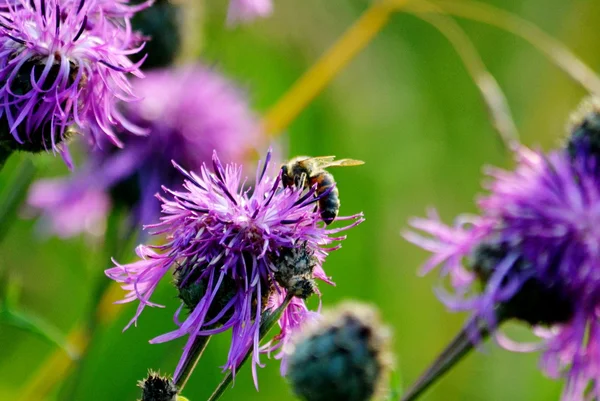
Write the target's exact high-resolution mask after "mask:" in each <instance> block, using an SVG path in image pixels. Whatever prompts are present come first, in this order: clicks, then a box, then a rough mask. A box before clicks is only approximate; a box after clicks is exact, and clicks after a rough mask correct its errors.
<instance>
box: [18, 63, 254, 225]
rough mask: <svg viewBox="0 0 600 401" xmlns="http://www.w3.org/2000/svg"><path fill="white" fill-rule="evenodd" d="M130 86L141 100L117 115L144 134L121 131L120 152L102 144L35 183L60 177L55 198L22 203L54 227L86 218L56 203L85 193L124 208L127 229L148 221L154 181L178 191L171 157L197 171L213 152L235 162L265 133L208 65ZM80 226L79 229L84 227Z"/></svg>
mask: <svg viewBox="0 0 600 401" xmlns="http://www.w3.org/2000/svg"><path fill="white" fill-rule="evenodd" d="M133 85H134V91H135V92H136V93H137V94H139V95H140V97H142V100H141V101H139V102H135V103H125V104H124V105H123V106H124V114H125V115H126V116H127V118H128V119H130V120H131V121H132V122H134V123H135V124H137V125H139V126H141V127H143V128H145V129H147V130H148V131H149V135H148V136H136V135H124V136H123V140H124V143H125V147H124V148H123V149H119V148H117V147H115V146H111V145H110V144H109V143H103V144H102V146H101V147H100V148H96V149H93V150H92V151H91V153H90V159H89V160H88V162H87V163H86V164H85V165H84V166H83V167H82V168H81V169H80V171H78V172H76V173H75V174H74V175H72V176H70V177H69V178H68V179H59V180H42V181H41V182H42V183H43V184H44V185H46V184H49V183H52V182H61V183H62V187H63V188H65V190H64V194H63V197H62V198H61V197H60V196H55V194H54V193H51V194H49V196H50V197H51V199H53V201H48V202H46V203H45V204H43V205H39V203H37V202H35V203H36V204H34V203H33V202H31V200H30V202H29V204H30V205H32V206H34V207H35V208H37V209H38V210H40V211H41V212H42V214H43V217H44V219H46V220H48V221H51V222H52V225H53V226H54V227H60V226H64V225H65V224H68V225H71V224H74V223H72V222H73V221H80V222H81V221H83V219H84V217H85V216H82V215H80V214H79V213H78V211H80V210H84V209H85V206H82V207H81V208H79V209H71V210H70V212H69V211H67V210H64V208H62V206H61V205H63V204H64V203H65V202H69V203H70V204H73V203H76V202H77V201H78V199H79V202H85V198H86V197H87V196H88V195H87V194H88V192H103V193H105V194H106V195H107V196H108V195H109V193H111V194H112V195H113V196H112V198H113V201H114V202H115V203H117V204H122V205H124V206H126V207H127V208H129V209H131V217H132V218H131V222H130V224H131V225H132V226H137V225H139V224H150V223H152V222H155V221H156V220H157V219H158V216H159V214H160V205H159V202H158V201H157V200H156V198H155V197H154V194H156V193H157V192H159V191H160V186H161V185H165V186H167V187H169V188H177V189H178V188H180V187H181V184H182V181H183V180H182V178H181V175H180V174H179V173H178V172H176V171H175V170H174V169H173V168H172V165H171V160H177V162H178V163H180V164H181V166H183V167H184V168H186V169H189V170H199V169H200V167H201V166H202V163H203V162H206V161H209V160H210V158H211V155H212V152H213V149H216V150H217V151H218V152H219V154H220V155H221V157H222V158H223V160H224V161H226V162H233V161H235V162H238V163H242V162H244V161H247V160H249V159H251V157H252V156H254V154H256V153H257V151H256V149H257V146H263V145H264V142H265V138H264V135H262V133H261V131H260V128H259V124H258V120H257V118H256V116H255V115H254V114H253V113H252V111H251V110H250V108H249V106H248V103H247V101H246V98H245V97H244V96H243V94H242V93H241V91H240V90H239V89H238V88H236V87H235V86H233V85H232V83H231V82H230V81H229V80H227V79H225V78H224V77H223V76H221V75H220V74H218V73H217V72H215V71H213V70H211V69H208V68H205V67H202V66H189V67H182V68H175V69H166V70H157V71H152V72H150V73H148V74H147V77H146V78H145V79H141V80H136V81H134V84H133ZM105 142H106V141H105ZM40 196H43V195H41V193H40ZM59 210H60V211H59ZM63 220H66V222H63ZM80 228H81V231H83V230H84V229H86V227H85V226H83V225H81V226H80ZM58 234H59V235H62V236H65V235H67V233H65V232H59V233H58ZM68 234H77V232H76V231H75V230H73V231H69V232H68Z"/></svg>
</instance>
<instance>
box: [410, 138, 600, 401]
mask: <svg viewBox="0 0 600 401" xmlns="http://www.w3.org/2000/svg"><path fill="white" fill-rule="evenodd" d="M517 162H518V166H517V167H516V169H515V170H514V171H504V170H500V169H489V170H488V175H489V176H490V178H491V180H490V182H489V183H488V184H487V185H486V187H487V189H488V190H489V194H488V195H486V196H484V197H482V198H481V199H480V200H479V202H478V205H479V208H480V211H481V214H480V215H479V216H462V217H459V219H458V221H457V222H456V224H455V225H454V226H447V225H445V224H443V223H442V222H441V221H440V220H439V218H437V216H435V215H432V216H431V217H430V218H429V219H414V220H413V221H412V222H411V225H412V226H413V227H414V228H415V229H417V230H420V231H422V232H424V233H425V234H426V236H421V235H418V234H416V233H415V232H409V233H407V234H406V238H407V239H408V240H409V241H411V242H413V243H415V244H417V245H419V246H420V247H422V248H424V249H425V250H427V251H429V252H431V253H432V256H431V258H430V259H429V260H428V261H427V263H426V264H425V266H424V271H425V272H427V271H429V270H431V269H432V268H434V267H435V266H440V269H441V274H442V276H445V277H448V278H449V280H450V282H451V286H452V287H453V289H454V293H453V294H448V293H446V292H445V291H444V290H440V296H441V298H442V300H443V301H445V302H446V304H447V305H448V306H449V307H450V308H451V309H453V310H467V311H472V312H473V313H474V314H475V315H477V316H480V317H482V318H484V319H486V320H487V321H488V322H489V323H490V324H491V325H493V324H495V319H496V317H497V313H498V310H499V309H498V305H503V308H504V309H503V310H504V311H507V313H508V314H509V316H508V317H514V318H517V319H520V320H523V321H526V322H528V323H531V324H533V325H534V326H536V327H537V326H541V327H538V328H536V330H535V332H536V333H537V334H540V335H541V338H542V342H541V344H540V345H539V347H538V348H539V349H542V350H543V356H542V367H543V369H544V371H545V372H546V373H547V374H548V375H549V376H551V377H565V378H566V379H567V384H566V386H565V389H564V392H563V400H569V401H582V400H585V399H588V398H586V397H594V399H595V398H598V397H600V177H599V175H598V168H597V161H596V158H595V157H593V156H590V155H589V154H586V153H585V152H581V151H580V152H578V153H577V154H575V155H571V154H569V152H567V151H566V150H564V151H554V152H551V153H549V154H543V153H541V152H537V151H532V150H529V149H526V148H520V149H519V150H518V151H517ZM478 282H483V284H484V286H483V288H482V289H481V290H479V285H478ZM544 327H549V328H547V329H543V328H544ZM504 343H506V341H503V342H502V344H504Z"/></svg>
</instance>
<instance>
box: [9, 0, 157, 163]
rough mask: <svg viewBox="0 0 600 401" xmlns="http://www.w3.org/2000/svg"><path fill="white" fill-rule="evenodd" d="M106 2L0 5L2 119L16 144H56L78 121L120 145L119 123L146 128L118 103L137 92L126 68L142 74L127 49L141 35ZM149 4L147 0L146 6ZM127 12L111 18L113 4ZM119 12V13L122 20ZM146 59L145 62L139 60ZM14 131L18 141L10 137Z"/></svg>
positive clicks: (94, 136) (30, 147)
mask: <svg viewBox="0 0 600 401" xmlns="http://www.w3.org/2000/svg"><path fill="white" fill-rule="evenodd" d="M116 4H122V2H119V3H114V4H112V2H109V1H107V0H103V1H97V0H77V1H75V0H31V1H29V0H18V1H13V2H8V3H6V4H5V5H4V7H2V8H1V10H0V21H1V24H0V83H1V84H2V85H1V86H0V117H1V118H2V124H3V126H4V128H2V130H4V131H5V134H3V136H2V137H1V138H2V140H1V141H2V143H0V144H3V145H4V146H5V147H8V146H9V145H12V149H20V150H27V151H40V150H44V149H46V150H48V149H53V150H54V151H59V152H61V153H62V154H63V157H64V158H65V161H66V162H67V164H68V165H69V166H70V159H69V157H68V155H67V154H66V147H64V146H58V144H59V143H60V142H61V141H62V140H63V139H64V136H65V135H66V132H67V129H68V128H69V127H71V126H75V127H76V129H77V130H80V131H83V132H85V133H86V135H87V136H88V139H89V140H90V141H91V142H92V143H97V142H98V141H102V140H104V138H108V139H109V140H110V141H111V142H112V143H114V144H117V145H120V142H119V140H118V139H117V136H116V134H115V127H117V126H118V127H123V128H125V129H127V130H128V131H130V132H132V133H135V134H143V133H144V131H143V130H141V129H140V128H139V127H136V126H135V125H134V124H131V123H130V122H129V121H128V120H127V119H126V118H125V117H124V116H123V115H122V114H121V112H120V111H119V110H118V109H117V102H118V101H122V102H129V101H133V100H136V99H137V97H136V96H135V95H134V92H133V90H132V88H131V85H130V83H129V81H128V77H127V76H128V74H129V73H131V74H134V75H137V76H142V74H141V72H140V71H139V70H138V65H139V64H133V63H132V62H131V61H130V60H129V59H128V57H127V55H130V54H133V53H136V52H138V51H139V50H140V49H141V47H142V46H140V45H139V37H137V36H136V35H134V34H133V33H132V31H131V27H130V23H129V17H130V16H131V15H132V14H133V13H134V12H135V11H136V10H137V8H133V7H132V8H130V9H129V11H128V12H125V11H123V10H121V9H122V8H123V7H126V6H125V5H121V6H119V7H116V6H115V5H116ZM144 6H146V5H144ZM113 8H114V9H115V10H121V11H120V13H118V12H116V11H115V13H114V15H113V16H112V17H111V18H110V19H109V15H110V14H111V11H110V10H112V9H113ZM114 18H119V20H118V22H119V23H116V22H115V21H114ZM140 63H141V62H140ZM8 136H12V138H13V139H14V140H13V141H11V142H9V141H8Z"/></svg>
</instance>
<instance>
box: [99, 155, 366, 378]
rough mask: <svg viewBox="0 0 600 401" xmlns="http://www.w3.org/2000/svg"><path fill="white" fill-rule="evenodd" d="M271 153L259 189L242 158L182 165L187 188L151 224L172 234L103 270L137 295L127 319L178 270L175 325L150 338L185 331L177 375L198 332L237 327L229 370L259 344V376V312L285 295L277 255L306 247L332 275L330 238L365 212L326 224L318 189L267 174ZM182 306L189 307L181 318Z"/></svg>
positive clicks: (285, 325)
mask: <svg viewBox="0 0 600 401" xmlns="http://www.w3.org/2000/svg"><path fill="white" fill-rule="evenodd" d="M270 158H271V154H270V152H269V154H268V155H267V160H266V162H265V163H264V164H263V165H262V166H259V168H258V170H257V174H256V179H255V181H254V185H253V186H252V188H250V187H248V185H247V183H246V180H245V179H243V176H242V170H241V168H240V167H239V166H237V165H235V164H228V165H226V166H223V165H222V164H221V161H220V160H219V159H218V157H217V156H216V153H215V155H214V156H213V171H210V170H209V168H208V167H207V166H206V165H204V166H202V168H201V169H200V171H199V174H198V175H197V174H194V173H188V172H187V171H185V170H184V169H182V168H181V167H179V166H178V165H176V167H177V169H178V170H179V171H180V172H181V173H182V174H183V175H184V176H185V177H186V180H185V184H184V189H183V190H182V191H172V190H169V189H167V188H164V190H165V192H166V193H167V194H168V195H169V199H167V198H163V197H161V198H160V200H161V202H162V211H163V216H162V217H161V222H160V223H158V224H155V225H152V226H150V228H152V229H153V233H154V234H156V235H166V237H167V242H166V243H165V244H164V245H160V246H149V245H140V246H139V247H138V249H137V253H138V256H140V258H141V260H139V261H137V262H134V263H131V264H127V265H122V264H116V266H115V267H113V268H112V269H108V270H107V271H106V274H107V275H108V276H109V277H110V278H112V279H113V280H116V281H118V282H120V283H123V285H122V286H123V288H124V289H125V290H126V291H128V292H127V296H126V298H125V300H124V301H123V302H131V301H135V300H137V301H138V302H139V306H138V309H137V312H136V314H135V316H134V318H133V319H132V321H131V322H130V324H132V323H134V322H136V321H137V319H138V317H139V316H140V314H141V312H142V310H143V309H144V307H145V306H147V305H150V306H156V305H155V304H153V303H152V302H151V301H150V297H151V295H152V293H153V291H154V289H155V288H156V286H157V285H158V282H159V281H160V280H161V279H163V277H165V276H166V275H167V273H168V272H171V273H172V274H174V276H175V283H176V285H177V288H178V291H179V296H180V298H181V299H182V303H181V306H180V307H179V309H178V311H177V312H176V314H175V321H176V322H177V326H178V327H177V328H176V329H175V330H174V331H172V332H170V333H167V334H163V335H161V336H159V337H157V338H155V339H153V340H151V342H152V343H160V342H165V341H170V340H174V339H176V338H179V337H182V336H188V341H187V343H186V345H185V348H184V351H183V355H182V358H181V360H180V363H179V365H178V367H177V369H176V372H175V374H174V379H175V380H177V377H178V375H179V374H180V369H181V367H182V363H183V361H184V360H185V359H186V358H187V357H188V354H189V352H190V348H191V346H192V344H193V342H194V340H195V339H196V337H197V336H207V335H212V334H217V333H221V332H224V331H227V330H230V329H231V331H232V340H231V347H230V350H229V355H228V357H227V363H226V364H225V368H226V369H230V370H232V371H234V372H235V370H236V368H237V367H238V366H239V364H240V362H241V360H242V359H243V357H244V355H245V354H246V352H248V350H253V374H254V377H255V380H256V365H258V364H259V363H260V361H259V354H260V347H259V326H260V317H261V314H262V313H263V311H264V310H265V309H267V308H274V307H278V306H280V305H281V302H282V301H283V299H284V298H285V294H286V293H287V292H286V291H287V290H286V288H283V287H282V286H281V285H280V284H279V282H278V279H277V276H276V273H277V269H278V266H279V264H278V263H277V262H276V261H277V260H278V259H279V257H280V255H281V254H282V253H284V252H286V251H289V250H290V249H299V248H302V249H305V250H306V253H307V254H308V255H311V257H312V256H314V260H315V263H316V266H313V268H312V272H311V273H312V275H313V276H314V277H316V278H319V279H322V280H324V281H328V279H327V277H326V275H325V273H324V271H323V269H322V267H321V266H322V263H323V261H324V260H325V258H326V256H327V254H328V253H329V252H330V251H332V250H335V249H338V248H339V247H340V245H339V244H338V245H335V246H333V245H331V244H332V242H334V241H341V240H343V239H344V238H345V237H342V236H338V235H337V234H338V233H339V232H340V231H343V230H347V229H349V228H351V227H354V226H356V225H358V224H359V223H361V222H362V221H363V219H362V215H361V214H358V215H354V216H351V217H342V218H338V220H342V221H345V220H353V222H352V223H351V224H349V225H347V226H345V227H341V228H337V229H328V228H326V226H325V225H324V224H323V222H322V221H321V220H320V215H319V213H318V211H316V210H315V205H316V202H317V200H318V197H316V196H315V188H312V189H311V190H309V191H304V190H302V189H291V188H285V189H284V188H283V186H282V185H281V174H279V175H278V176H277V177H271V176H269V174H267V173H266V171H268V167H269V161H270ZM165 279H166V280H172V279H171V278H169V277H167V278H165ZM297 304H298V303H297V302H293V303H292V304H291V305H290V306H289V308H297ZM184 307H185V308H186V309H187V310H189V314H188V315H187V316H186V317H185V318H184V319H182V318H181V310H182V309H183V308H184ZM289 311H291V309H290V310H289ZM288 317H289V314H284V317H283V318H282V320H281V321H280V324H281V325H282V332H283V333H287V332H289V328H290V326H291V325H292V324H293V323H291V321H290V319H288ZM182 320H183V321H182ZM272 347H275V345H272Z"/></svg>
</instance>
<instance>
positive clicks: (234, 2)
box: [227, 0, 273, 24]
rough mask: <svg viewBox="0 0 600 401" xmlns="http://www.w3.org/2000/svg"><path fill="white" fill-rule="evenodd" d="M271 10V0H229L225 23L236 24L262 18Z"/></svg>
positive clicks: (269, 13)
mask: <svg viewBox="0 0 600 401" xmlns="http://www.w3.org/2000/svg"><path fill="white" fill-rule="evenodd" d="M272 12H273V2H272V0H230V1H229V10H228V11H227V23H229V24H238V23H245V22H250V21H253V20H255V19H256V18H264V17H267V16H269V15H271V13H272Z"/></svg>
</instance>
